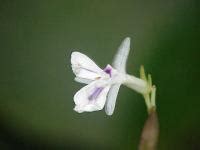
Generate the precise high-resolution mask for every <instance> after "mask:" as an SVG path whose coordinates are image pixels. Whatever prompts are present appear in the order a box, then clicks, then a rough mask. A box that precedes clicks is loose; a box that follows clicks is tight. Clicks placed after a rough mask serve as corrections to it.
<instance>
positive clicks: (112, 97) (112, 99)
mask: <svg viewBox="0 0 200 150" xmlns="http://www.w3.org/2000/svg"><path fill="white" fill-rule="evenodd" d="M120 85H121V84H115V85H112V86H111V88H110V90H109V92H108V95H107V101H106V104H105V112H106V114H107V115H112V114H113V112H114V109H115V103H116V100H117V95H118V92H119V88H120Z"/></svg>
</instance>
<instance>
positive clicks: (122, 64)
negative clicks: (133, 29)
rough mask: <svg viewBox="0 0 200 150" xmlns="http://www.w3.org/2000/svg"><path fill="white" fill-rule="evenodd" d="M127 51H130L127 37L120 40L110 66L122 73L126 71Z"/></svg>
mask: <svg viewBox="0 0 200 150" xmlns="http://www.w3.org/2000/svg"><path fill="white" fill-rule="evenodd" d="M129 51H130V38H129V37H127V38H125V39H124V41H122V43H121V45H120V46H119V48H118V51H117V53H116V55H115V57H114V60H113V63H112V66H113V67H114V68H115V69H117V70H118V71H120V72H122V73H125V72H126V62H127V58H128V54H129Z"/></svg>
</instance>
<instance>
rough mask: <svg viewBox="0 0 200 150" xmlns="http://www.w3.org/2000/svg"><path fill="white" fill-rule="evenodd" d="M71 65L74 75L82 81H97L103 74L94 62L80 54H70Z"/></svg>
mask: <svg viewBox="0 0 200 150" xmlns="http://www.w3.org/2000/svg"><path fill="white" fill-rule="evenodd" d="M71 65H72V70H73V72H74V74H75V75H76V76H77V77H79V78H83V79H89V80H95V79H98V78H100V77H101V74H102V72H103V70H102V69H101V68H99V67H98V66H97V65H96V64H95V63H94V61H92V60H91V59H90V58H89V57H87V56H86V55H84V54H82V53H80V52H73V53H72V54H71Z"/></svg>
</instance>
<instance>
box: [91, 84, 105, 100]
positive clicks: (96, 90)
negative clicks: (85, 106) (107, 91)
mask: <svg viewBox="0 0 200 150" xmlns="http://www.w3.org/2000/svg"><path fill="white" fill-rule="evenodd" d="M102 91H103V87H98V88H95V90H94V92H93V93H92V94H91V95H90V96H89V97H88V99H89V100H95V99H97V98H98V96H99V94H100V93H101V92H102Z"/></svg>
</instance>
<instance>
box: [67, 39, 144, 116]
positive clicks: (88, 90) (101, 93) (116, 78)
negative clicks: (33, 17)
mask: <svg viewBox="0 0 200 150" xmlns="http://www.w3.org/2000/svg"><path fill="white" fill-rule="evenodd" d="M129 50H130V38H125V40H124V41H123V42H122V44H121V45H120V47H119V49H118V51H117V54H116V55H115V57H114V60H113V63H112V66H111V65H109V64H108V65H107V66H106V67H105V68H104V69H101V68H100V67H98V66H97V65H96V63H95V62H94V61H93V60H91V59H90V58H89V57H87V56H86V55H84V54H82V53H80V52H73V53H72V54H71V65H72V70H73V72H74V74H75V75H76V77H75V81H77V82H80V83H85V84H87V85H86V86H85V87H83V88H82V89H80V90H79V91H78V92H77V93H76V94H75V95H74V102H75V108H74V110H75V111H77V112H79V113H82V112H92V111H98V110H102V109H103V108H104V106H105V112H106V114H107V115H112V114H113V112H114V108H115V103H116V99H117V95H118V91H119V88H120V86H121V84H124V85H126V86H127V87H130V88H132V89H133V90H135V91H137V92H139V93H142V94H145V93H147V92H148V86H147V82H146V81H144V80H142V79H140V78H136V77H134V76H132V75H128V74H127V73H126V62H127V58H128V54H129Z"/></svg>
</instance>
